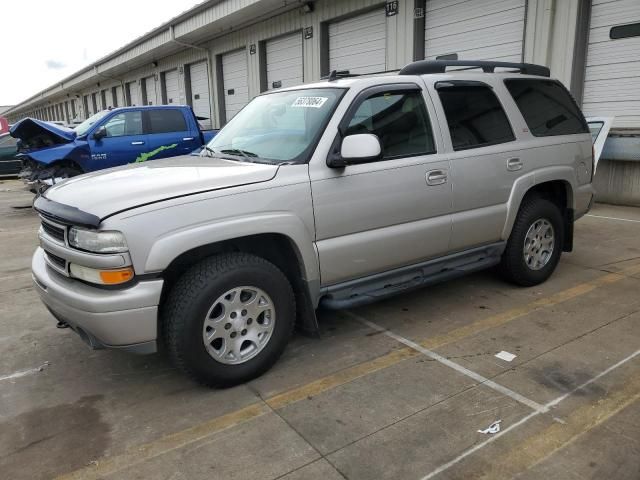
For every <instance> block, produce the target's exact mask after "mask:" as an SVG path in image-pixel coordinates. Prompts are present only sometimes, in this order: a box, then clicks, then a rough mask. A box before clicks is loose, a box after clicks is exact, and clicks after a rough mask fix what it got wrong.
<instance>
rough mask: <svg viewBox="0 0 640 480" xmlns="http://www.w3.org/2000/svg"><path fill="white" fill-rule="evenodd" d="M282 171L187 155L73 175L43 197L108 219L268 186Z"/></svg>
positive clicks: (268, 166) (271, 167)
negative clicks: (199, 197) (192, 197)
mask: <svg viewBox="0 0 640 480" xmlns="http://www.w3.org/2000/svg"><path fill="white" fill-rule="evenodd" d="M277 171H278V166H277V165H265V164H258V163H244V162H239V161H233V160H224V159H220V158H210V157H193V156H188V155H187V156H180V157H171V158H165V159H159V160H154V161H153V162H145V163H135V164H130V165H125V166H123V167H116V168H111V169H107V170H101V171H98V172H93V173H88V174H85V175H80V176H78V177H73V178H70V179H69V180H66V181H64V182H62V183H60V184H58V185H55V186H53V187H51V188H50V189H48V190H47V191H46V192H45V194H44V197H46V198H47V199H48V200H51V201H53V202H57V203H58V204H63V205H67V206H69V207H74V209H78V210H80V211H82V212H85V213H88V214H91V215H94V216H95V217H97V218H100V219H103V218H105V217H107V216H109V215H111V214H114V213H116V212H121V211H124V210H129V209H131V208H135V207H138V206H141V205H146V204H149V203H155V202H160V201H162V200H169V199H171V198H176V197H182V196H186V195H194V194H197V193H202V192H207V191H212V190H219V189H223V188H229V187H236V186H241V185H248V184H251V183H259V182H266V181H269V180H271V179H272V178H273V177H274V176H275V175H276V172H277ZM45 213H47V212H45Z"/></svg>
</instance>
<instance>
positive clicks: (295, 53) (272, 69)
mask: <svg viewBox="0 0 640 480" xmlns="http://www.w3.org/2000/svg"><path fill="white" fill-rule="evenodd" d="M265 53H266V60H267V62H266V63H267V65H266V67H267V89H268V90H271V89H273V88H281V87H292V86H294V85H299V84H301V83H302V82H303V78H302V33H301V32H296V33H293V34H291V35H286V36H284V37H278V38H274V39H272V40H267V41H266V42H265Z"/></svg>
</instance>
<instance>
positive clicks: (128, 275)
mask: <svg viewBox="0 0 640 480" xmlns="http://www.w3.org/2000/svg"><path fill="white" fill-rule="evenodd" d="M69 272H70V273H71V276H72V277H75V278H78V279H80V280H84V281H85V282H89V283H96V284H98V285H119V284H121V283H126V282H128V281H129V280H131V279H132V278H133V268H131V267H126V268H118V269H115V270H97V269H95V268H89V267H83V266H82V265H76V264H73V263H72V264H70V265H69Z"/></svg>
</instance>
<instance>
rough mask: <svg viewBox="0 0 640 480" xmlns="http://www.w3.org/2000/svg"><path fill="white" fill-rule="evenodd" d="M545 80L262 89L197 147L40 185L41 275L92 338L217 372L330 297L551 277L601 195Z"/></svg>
mask: <svg viewBox="0 0 640 480" xmlns="http://www.w3.org/2000/svg"><path fill="white" fill-rule="evenodd" d="M452 67H454V68H455V70H452ZM496 70H500V72H498V71H496ZM351 77H353V78H351ZM548 77H549V70H548V69H547V68H545V67H541V66H537V65H530V64H511V63H502V62H464V61H459V62H446V61H435V62H434V61H419V62H415V63H412V64H410V65H408V66H406V67H405V68H403V69H402V70H401V71H400V72H399V73H398V74H396V75H392V76H375V77H355V76H351V75H346V74H344V73H340V72H332V74H331V75H330V76H329V77H328V78H327V79H325V81H321V82H319V83H315V84H309V85H303V86H299V87H295V88H286V89H281V90H276V91H271V92H266V93H264V94H263V95H260V96H258V97H256V98H255V99H254V100H252V101H251V102H250V103H249V104H248V105H247V106H246V107H245V108H244V109H243V110H242V111H241V112H240V113H238V114H237V116H236V117H235V118H233V120H231V121H230V122H229V123H228V124H227V125H226V126H225V127H224V128H223V129H222V131H221V132H220V133H219V134H218V135H217V136H216V137H215V138H214V139H213V140H212V141H211V142H210V143H209V144H208V145H207V146H206V147H205V149H204V150H203V151H202V153H201V154H200V155H199V156H183V157H174V158H168V159H164V160H157V161H153V162H148V163H138V164H134V165H128V166H126V167H121V168H115V169H110V170H103V171H101V172H97V173H91V174H87V175H82V176H79V177H75V178H72V179H69V180H67V181H65V182H63V183H61V184H60V185H57V186H55V187H53V188H51V189H49V190H48V191H47V192H46V193H45V194H44V195H43V196H41V197H39V198H38V199H37V200H36V202H35V208H36V210H37V211H38V212H39V214H40V216H41V219H42V226H41V229H40V232H39V236H40V248H38V249H37V251H36V252H35V255H34V257H33V265H32V268H33V278H34V281H35V284H36V286H37V290H38V292H39V294H40V296H41V298H42V301H43V302H44V303H45V305H46V306H47V307H48V308H49V310H50V311H51V313H52V314H53V316H54V317H56V318H57V319H58V320H59V321H60V322H61V325H69V326H70V327H71V328H72V329H73V330H75V331H76V332H77V333H78V334H80V336H81V337H82V338H83V339H84V340H85V341H87V342H88V343H89V344H90V345H91V346H92V347H95V348H102V347H109V348H119V349H124V350H129V351H133V352H137V353H151V352H155V351H156V349H157V347H158V345H160V344H162V345H164V346H165V347H166V349H167V351H168V353H169V355H170V356H171V358H172V359H173V361H174V362H175V364H176V365H178V366H179V367H180V368H182V369H183V370H184V371H185V372H186V373H187V374H188V375H190V376H191V377H193V378H194V379H196V380H197V381H199V382H201V383H203V384H206V385H216V386H222V385H231V384H235V383H238V382H243V381H246V380H248V379H251V378H253V377H255V376H257V375H260V374H261V373H263V372H264V371H266V370H267V369H268V368H269V367H270V366H271V365H273V364H274V362H275V361H276V360H277V359H278V357H279V356H280V354H281V353H282V352H283V350H284V348H285V346H286V344H287V342H288V340H289V338H290V337H291V333H292V331H293V329H294V327H296V326H297V327H298V328H299V329H301V330H303V331H307V332H309V333H315V332H317V323H316V317H315V311H316V309H317V308H318V307H319V306H323V307H326V308H334V309H343V308H349V307H353V306H357V305H361V304H363V303H366V302H371V301H375V300H377V299H380V298H383V297H386V296H389V295H394V294H397V293H399V292H403V291H406V290H409V289H414V288H418V287H422V286H425V285H429V284H432V283H434V282H438V281H442V280H446V279H449V278H452V277H456V276H459V275H462V274H465V273H467V272H473V271H476V270H479V269H483V268H487V267H490V266H494V265H498V266H499V270H500V271H501V272H502V273H503V275H504V276H505V278H507V279H508V280H510V281H512V282H515V283H516V284H518V285H523V286H531V285H536V284H539V283H540V282H543V281H545V280H546V279H547V278H548V277H549V276H550V275H551V273H552V272H553V270H554V269H555V267H556V265H557V263H558V260H559V258H560V254H561V252H562V251H570V250H571V248H572V239H573V223H574V221H575V220H576V219H577V218H578V217H580V216H582V215H583V214H585V213H586V212H587V211H588V210H589V208H590V205H591V202H592V187H591V181H592V173H593V152H592V146H591V137H590V134H589V129H588V128H587V124H586V122H585V119H584V117H583V115H582V113H581V112H580V109H579V108H578V107H577V106H576V103H575V102H574V100H573V99H572V97H571V95H570V94H569V93H568V92H567V90H566V89H565V88H564V87H563V86H562V84H560V83H559V82H558V81H555V80H551V79H549V78H548Z"/></svg>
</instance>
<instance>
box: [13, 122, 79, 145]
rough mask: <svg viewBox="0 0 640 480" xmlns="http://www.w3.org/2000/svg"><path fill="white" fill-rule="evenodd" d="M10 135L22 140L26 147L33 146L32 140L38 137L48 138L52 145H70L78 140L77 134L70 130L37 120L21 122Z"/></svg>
mask: <svg viewBox="0 0 640 480" xmlns="http://www.w3.org/2000/svg"><path fill="white" fill-rule="evenodd" d="M9 133H10V134H11V136H12V137H15V138H19V139H20V140H22V142H23V143H24V144H26V145H28V144H31V143H32V142H31V140H33V139H35V138H37V137H40V138H48V139H50V140H51V143H52V144H56V143H69V142H73V140H74V139H75V138H76V132H75V131H73V130H71V129H70V128H66V127H61V126H59V125H54V124H52V123H47V122H44V121H42V120H37V119H35V118H25V119H23V120H20V121H19V122H18V123H16V124H15V125H14V126H13V127H11V130H9ZM34 146H35V145H34Z"/></svg>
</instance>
